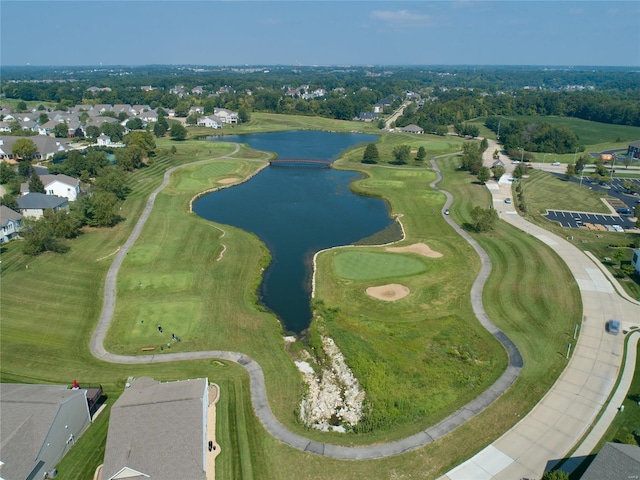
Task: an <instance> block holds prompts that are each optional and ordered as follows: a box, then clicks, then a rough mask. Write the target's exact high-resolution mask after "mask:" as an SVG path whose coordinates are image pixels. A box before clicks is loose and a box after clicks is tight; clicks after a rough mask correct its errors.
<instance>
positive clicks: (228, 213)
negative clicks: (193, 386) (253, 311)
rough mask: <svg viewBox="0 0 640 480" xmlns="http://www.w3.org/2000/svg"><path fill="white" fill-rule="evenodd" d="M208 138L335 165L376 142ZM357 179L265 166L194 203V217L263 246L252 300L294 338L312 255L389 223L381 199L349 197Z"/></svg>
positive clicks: (304, 136) (325, 137) (368, 138)
mask: <svg viewBox="0 0 640 480" xmlns="http://www.w3.org/2000/svg"><path fill="white" fill-rule="evenodd" d="M213 138H214V141H216V140H220V141H231V142H234V141H235V142H240V143H247V144H249V145H250V146H251V147H252V148H257V149H260V150H267V151H271V152H276V153H278V157H279V158H310V159H317V160H335V159H336V158H337V157H339V155H340V152H342V151H344V150H345V149H346V148H348V147H350V146H353V145H357V144H358V143H363V142H372V141H375V139H376V137H375V136H373V135H363V134H342V133H327V132H307V131H304V132H281V133H268V134H253V135H243V136H234V137H224V138H219V137H213ZM358 178H361V176H360V174H357V173H354V172H344V171H338V170H333V169H327V168H318V167H305V166H270V167H267V168H265V169H264V170H262V171H261V172H260V173H259V174H258V175H256V176H255V177H253V178H252V179H251V180H249V181H248V182H245V183H243V184H240V185H238V186H235V187H232V188H227V189H223V190H220V191H217V192H213V193H211V194H209V195H206V196H204V197H202V198H200V199H199V200H198V201H197V202H196V203H195V204H194V211H195V212H196V213H197V214H198V215H200V216H201V217H204V218H206V219H208V220H212V221H215V222H219V223H223V224H228V225H233V226H235V227H238V228H241V229H243V230H246V231H248V232H252V233H254V234H256V235H257V236H258V237H259V238H260V239H261V240H262V241H263V242H264V243H265V244H266V246H267V248H269V250H270V252H271V256H272V262H271V264H270V265H269V267H268V268H267V270H266V271H265V272H264V275H263V282H262V285H261V287H260V291H259V295H260V298H261V301H262V302H263V303H264V304H265V305H266V306H267V307H268V308H269V309H270V310H272V311H273V312H274V313H275V314H276V315H278V317H279V318H280V320H281V321H282V323H283V325H284V327H285V329H286V330H288V331H291V332H294V333H299V332H301V331H302V330H304V329H305V328H307V327H308V326H309V322H310V320H311V309H310V296H311V295H310V293H311V273H312V265H311V262H312V259H313V255H314V254H315V253H316V252H317V251H318V250H322V249H324V248H329V247H334V246H338V245H348V244H351V243H353V242H355V241H357V240H360V239H362V238H365V237H368V236H370V235H373V234H374V233H376V232H379V231H380V230H383V229H384V228H386V227H388V226H389V225H390V224H391V223H392V222H393V220H392V219H391V217H390V215H389V208H388V205H387V204H386V203H385V202H384V201H383V200H381V199H377V198H368V197H361V196H358V195H355V194H353V193H351V191H350V190H349V184H350V183H351V182H353V181H354V180H356V179H358Z"/></svg>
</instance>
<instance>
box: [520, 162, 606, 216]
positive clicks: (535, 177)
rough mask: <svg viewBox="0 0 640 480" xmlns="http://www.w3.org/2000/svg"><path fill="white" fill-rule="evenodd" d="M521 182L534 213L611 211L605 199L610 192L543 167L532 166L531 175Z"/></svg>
mask: <svg viewBox="0 0 640 480" xmlns="http://www.w3.org/2000/svg"><path fill="white" fill-rule="evenodd" d="M520 186H521V188H522V195H523V196H524V198H525V200H526V202H525V203H526V206H527V208H528V211H529V212H530V213H532V214H546V213H547V210H570V211H578V212H593V213H607V214H608V213H611V210H610V209H609V208H608V207H607V206H606V205H605V204H604V202H603V201H602V199H604V198H606V197H607V195H606V193H604V192H602V191H601V190H599V191H594V190H589V189H588V188H585V187H581V186H580V185H578V184H577V183H573V182H567V181H565V180H564V179H562V178H559V177H557V176H556V175H553V174H551V173H547V172H543V171H542V170H530V171H529V178H526V179H524V180H523V181H521V182H520Z"/></svg>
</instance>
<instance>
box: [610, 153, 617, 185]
mask: <svg viewBox="0 0 640 480" xmlns="http://www.w3.org/2000/svg"><path fill="white" fill-rule="evenodd" d="M616 158H618V155H617V154H616V153H614V154H613V163H612V165H611V180H613V174H614V173H615V172H616V171H615V168H616Z"/></svg>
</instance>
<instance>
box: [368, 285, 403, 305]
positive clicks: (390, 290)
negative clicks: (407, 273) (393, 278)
mask: <svg viewBox="0 0 640 480" xmlns="http://www.w3.org/2000/svg"><path fill="white" fill-rule="evenodd" d="M409 293H411V291H410V290H409V289H408V288H407V287H405V286H404V285H400V284H398V283H390V284H388V285H380V286H379V287H369V288H367V295H369V296H370V297H373V298H375V299H377V300H384V301H386V302H393V301H395V300H400V299H401V298H404V297H406V296H407V295H409Z"/></svg>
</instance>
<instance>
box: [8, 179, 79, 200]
mask: <svg viewBox="0 0 640 480" xmlns="http://www.w3.org/2000/svg"><path fill="white" fill-rule="evenodd" d="M39 177H40V180H41V181H42V184H43V185H44V190H45V193H46V194H47V195H55V196H57V197H62V198H66V199H67V200H69V201H70V202H75V201H76V200H77V199H78V197H79V196H80V180H78V179H77V178H73V177H70V176H69V175H64V174H62V173H59V174H57V175H51V174H45V175H39ZM20 193H21V194H22V195H26V194H28V193H29V183H22V184H21V185H20Z"/></svg>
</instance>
